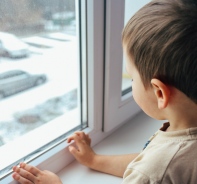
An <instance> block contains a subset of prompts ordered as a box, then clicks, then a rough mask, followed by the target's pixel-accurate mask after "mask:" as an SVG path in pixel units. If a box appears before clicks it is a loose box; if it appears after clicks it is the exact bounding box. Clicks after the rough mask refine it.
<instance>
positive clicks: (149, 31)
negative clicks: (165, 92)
mask: <svg viewBox="0 0 197 184" xmlns="http://www.w3.org/2000/svg"><path fill="white" fill-rule="evenodd" d="M193 2H194V1H192V0H153V1H151V2H150V3H148V4H147V5H145V6H144V7H142V8H141V9H140V10H139V11H138V12H137V13H136V14H135V15H134V16H133V17H132V18H131V19H130V20H129V22H128V23H127V25H126V26H125V28H124V30H123V34H122V42H123V46H124V48H125V50H126V53H127V55H128V56H129V58H130V59H132V60H133V61H134V64H135V66H136V68H137V70H138V71H139V73H140V76H141V79H142V82H143V84H144V86H145V87H146V88H147V87H150V86H151V83H150V81H151V79H152V78H157V79H159V80H161V81H162V82H164V83H165V84H167V85H171V86H174V87H175V88H177V89H179V90H180V91H182V92H183V93H185V94H186V95H187V96H188V97H189V98H190V99H192V100H193V101H194V102H195V103H197V5H196V4H195V3H193Z"/></svg>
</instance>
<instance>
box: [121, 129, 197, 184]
mask: <svg viewBox="0 0 197 184" xmlns="http://www.w3.org/2000/svg"><path fill="white" fill-rule="evenodd" d="M123 178H124V179H123V183H122V184H158V183H159V184H197V127H195V128H189V129H186V130H180V131H173V132H165V131H162V130H159V131H157V132H156V133H155V135H154V136H153V137H152V138H151V142H150V143H149V145H148V146H147V147H146V148H145V149H144V150H143V151H142V152H141V153H140V155H139V156H138V157H137V158H136V159H135V160H134V161H132V162H131V163H130V164H129V165H128V167H127V169H126V171H125V173H124V177H123Z"/></svg>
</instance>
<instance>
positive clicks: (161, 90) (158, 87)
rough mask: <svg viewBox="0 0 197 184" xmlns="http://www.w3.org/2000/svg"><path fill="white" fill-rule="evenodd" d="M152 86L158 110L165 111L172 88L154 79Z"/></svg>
mask: <svg viewBox="0 0 197 184" xmlns="http://www.w3.org/2000/svg"><path fill="white" fill-rule="evenodd" d="M151 84H152V86H153V89H154V93H155V96H156V98H157V103H158V108H159V109H164V108H166V107H167V105H168V102H169V98H170V88H169V86H167V85H166V84H164V83H163V82H161V81H160V80H158V79H152V80H151Z"/></svg>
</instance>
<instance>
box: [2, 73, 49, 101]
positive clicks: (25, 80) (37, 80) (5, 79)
mask: <svg viewBox="0 0 197 184" xmlns="http://www.w3.org/2000/svg"><path fill="white" fill-rule="evenodd" d="M46 80H47V78H46V76H45V75H44V74H30V73H28V72H25V71H22V70H10V71H7V72H4V73H0V99H2V98H5V97H6V96H10V95H13V94H16V93H18V92H20V91H24V90H26V89H29V88H32V87H34V86H38V85H40V84H43V83H45V82H46Z"/></svg>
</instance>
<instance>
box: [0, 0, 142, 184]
mask: <svg viewBox="0 0 197 184" xmlns="http://www.w3.org/2000/svg"><path fill="white" fill-rule="evenodd" d="M8 2H12V3H11V4H10V6H8V5H7V3H8ZM20 2H22V4H23V3H24V2H28V3H30V4H28V6H27V7H31V6H32V4H31V3H32V2H33V4H34V3H35V2H38V5H37V6H35V5H33V6H32V10H31V11H32V12H34V11H36V10H40V9H39V8H40V7H42V6H43V7H45V9H44V12H45V13H44V14H43V13H41V12H39V13H38V14H34V15H35V16H33V17H32V18H31V21H30V22H29V23H30V25H31V26H32V25H37V24H34V23H33V22H34V21H35V19H37V18H38V17H39V16H41V15H42V16H43V18H42V21H39V23H43V20H45V23H46V22H47V24H46V25H45V26H44V28H45V29H47V31H48V32H49V33H50V34H47V35H42V37H41V38H40V36H37V35H35V32H31V34H30V38H29V37H28V36H27V35H26V34H21V35H20V34H19V33H20V31H19V30H18V29H15V31H17V34H15V36H17V39H19V40H22V41H23V42H25V44H26V45H27V46H28V49H30V51H31V52H30V53H29V52H28V51H27V52H26V53H27V56H22V57H21V56H20V57H18V55H20V54H21V52H16V53H14V54H12V56H9V55H8V54H6V55H4V56H2V57H1V58H0V60H1V61H2V62H0V65H1V67H0V70H3V71H2V72H1V73H0V74H3V73H4V69H7V68H9V69H12V70H15V69H19V70H22V71H24V70H25V69H28V71H27V72H28V73H29V74H32V72H33V71H34V72H36V73H37V72H41V73H42V74H43V72H42V71H45V70H49V71H50V72H51V74H52V75H51V76H50V77H49V76H46V81H45V82H43V83H41V84H39V85H38V86H36V87H31V88H28V89H25V90H23V91H22V92H18V93H15V94H14V95H10V96H9V97H6V98H3V99H2V100H1V101H0V113H1V114H3V116H5V117H6V116H7V112H8V111H7V109H10V108H9V107H12V108H15V109H19V108H18V107H17V105H13V103H6V101H8V100H10V99H12V98H19V97H20V98H19V99H20V100H19V102H18V104H20V105H21V108H22V109H25V108H26V107H28V105H29V104H30V103H28V102H29V101H26V100H25V99H26V98H27V96H26V94H27V93H31V94H33V92H35V90H36V92H35V93H36V95H35V96H34V97H33V96H32V95H31V96H29V97H28V98H30V101H31V102H32V101H33V102H36V101H37V102H39V103H40V102H44V100H41V99H39V98H41V97H42V98H46V97H47V96H49V95H54V96H57V93H55V92H57V91H58V92H59V93H58V95H59V97H60V96H61V94H62V93H63V92H64V91H65V90H66V92H73V93H72V94H73V95H74V96H72V95H71V96H69V97H71V99H74V100H75V101H74V102H75V103H74V104H72V103H71V104H70V105H71V107H72V110H68V111H67V110H65V109H61V110H62V111H64V110H65V111H66V112H65V111H64V112H65V113H63V114H61V113H60V115H59V114H58V115H59V116H58V117H57V118H54V119H50V118H51V117H48V118H49V120H48V122H47V123H45V124H44V125H41V126H38V127H37V128H35V129H34V130H31V131H29V132H28V133H25V134H24V135H22V136H19V138H16V140H15V139H14V140H13V141H10V142H8V143H6V144H4V145H2V146H1V147H0V163H1V165H0V167H1V168H6V166H8V167H7V170H4V173H1V176H0V177H1V179H2V181H3V182H4V183H10V182H11V181H12V178H11V176H10V173H11V172H10V170H9V168H10V166H11V165H9V164H11V163H15V164H16V163H18V161H19V160H20V159H21V158H22V159H24V158H25V159H26V160H25V161H26V162H30V163H31V164H32V165H36V166H39V168H41V169H49V170H51V171H53V172H58V171H59V170H61V169H62V168H63V167H65V166H66V165H67V164H68V163H70V162H71V161H72V160H73V157H72V156H71V155H70V154H69V152H68V150H67V149H66V148H67V143H66V141H65V139H66V137H67V135H68V134H69V133H70V131H69V130H75V128H76V129H79V128H81V127H83V128H84V127H86V128H85V129H84V131H85V132H87V133H89V134H90V137H91V138H92V145H95V144H96V143H98V142H99V141H101V140H102V139H103V138H105V137H106V136H108V135H109V134H110V133H111V132H112V131H113V130H115V129H117V127H119V126H120V125H122V123H124V122H125V121H126V120H127V119H129V118H131V117H132V116H134V115H135V114H136V113H137V112H139V110H140V109H139V107H138V106H137V105H136V104H135V102H134V100H133V99H132V94H131V92H129V93H126V94H125V95H122V88H121V86H122V71H123V67H122V62H121V61H122V60H123V59H122V58H123V54H122V44H121V32H122V29H123V26H124V18H125V1H124V0H123V1H122V0H121V1H120V0H107V1H106V0H99V1H87V0H75V1H74V0H57V1H53V0H50V1H49V0H36V1H33V0H23V1H22V0H20V1H17V3H14V1H11V0H9V1H8V0H3V1H1V2H0V8H2V7H5V6H6V8H7V9H9V12H10V11H11V12H12V13H14V12H15V11H13V7H15V6H16V7H23V6H22V4H21V3H20ZM49 2H51V3H54V4H53V5H52V7H53V8H54V9H55V7H56V8H57V9H58V8H59V12H55V13H51V11H50V8H47V6H46V5H47V4H50V3H49ZM73 2H75V6H74V5H73V4H72V3H73ZM66 3H68V4H66ZM70 3H71V4H70ZM11 5H12V6H11ZM64 5H65V6H64ZM73 6H74V7H75V8H74V9H75V13H74V15H73V13H69V14H66V15H65V12H63V11H64V10H66V11H67V8H68V7H70V8H71V9H72V8H73ZM64 8H65V9H64ZM2 9H3V8H2ZM10 9H12V10H10ZM60 9H61V11H60ZM4 11H5V10H2V11H1V10H0V12H4ZM7 11H8V10H7ZM62 12H63V13H62ZM117 12H119V13H117ZM23 13H24V14H25V13H26V14H25V15H26V17H27V15H28V13H29V11H27V10H26V9H25V10H24V12H23ZM31 14H32V13H31ZM54 14H55V15H54ZM8 15H9V14H8ZM73 16H74V17H75V18H74V20H73ZM20 19H22V18H21V17H20ZM67 19H68V20H67ZM4 20H5V19H4ZM7 20H8V19H7ZM0 21H2V18H1V15H0ZM23 21H25V20H23ZM7 22H9V24H8V23H7V24H6V26H7V27H8V28H9V27H10V26H11V24H12V22H13V20H12V19H9V21H7ZM68 22H69V25H68V26H67V25H65V24H67V23H68ZM31 26H30V27H31ZM15 28H16V27H15ZM78 28H79V29H78ZM23 29H24V28H23ZM23 29H22V30H23ZM39 29H40V26H38V25H37V26H36V30H39ZM51 29H52V30H53V29H55V33H56V34H54V33H53V31H52V30H51ZM28 30H31V31H33V30H34V29H33V30H32V29H28ZM78 30H80V31H79V32H78ZM34 31H35V30H34ZM62 31H63V32H64V31H65V32H64V33H65V34H62ZM3 32H6V31H5V30H4V31H3ZM7 32H8V31H7ZM57 32H58V33H57ZM9 33H11V34H13V32H9ZM25 33H26V32H25ZM60 33H61V34H60ZM48 35H50V38H48V37H49V36H48ZM63 35H64V36H65V35H66V37H63V39H64V40H62V36H63ZM77 35H78V36H77ZM32 37H33V38H32ZM0 41H1V40H0ZM52 43H53V44H54V43H55V45H53V44H52ZM68 43H70V45H67V44H68ZM60 44H61V45H62V44H63V47H60ZM40 45H41V47H40ZM73 48H75V50H74V49H73ZM78 48H79V50H78ZM31 49H33V50H31ZM40 49H41V50H42V51H43V52H44V53H40V52H39V50H40ZM53 49H56V50H55V51H56V54H57V55H55V54H54V53H53V52H52V51H53ZM72 49H73V50H72ZM0 53H1V51H0ZM67 53H68V54H69V56H68V55H67ZM16 55H17V57H16ZM44 55H45V56H46V60H43V61H41V60H38V58H39V57H43V56H44ZM65 57H66V58H65ZM62 58H65V60H64V62H63V64H64V65H60V63H61V62H60V59H62ZM21 60H22V61H23V62H22V63H21V65H20V68H17V65H18V64H19V63H20V62H21ZM26 60H30V61H31V62H30V61H29V62H26ZM70 61H72V62H70ZM78 61H81V62H78ZM30 63H31V67H30V66H29V64H30ZM38 66H39V67H38ZM6 67H7V68H6ZM71 69H72V70H71ZM78 69H79V70H78ZM29 70H32V72H31V73H30V71H29ZM25 71H26V70H25ZM66 71H67V72H66ZM44 74H45V72H44ZM45 75H46V74H45ZM71 76H72V77H71ZM79 76H80V77H79ZM52 79H53V80H54V81H55V79H56V82H57V83H55V86H52V85H50V86H49V88H48V90H47V92H46V91H42V90H41V89H43V88H44V86H46V85H49V84H51V83H50V82H49V81H50V80H52ZM73 79H75V82H73ZM68 83H71V85H72V90H69V89H68V86H66V84H68ZM58 84H59V86H58ZM76 86H77V88H76ZM76 89H77V90H76ZM66 94H67V93H66ZM69 97H68V98H67V99H65V102H64V104H65V106H67V105H68V104H69V103H68V104H67V102H69V99H70V98H69ZM76 99H77V101H76ZM28 100H29V99H28ZM55 101H56V102H59V101H60V100H59V99H55ZM16 102H17V101H16ZM51 103H52V104H53V100H49V103H48V104H50V105H49V106H50V107H51V106H52V105H51ZM2 104H3V105H2ZM14 104H16V103H14ZM1 107H2V108H1ZM3 107H4V108H3ZM5 107H7V108H6V111H5ZM38 107H40V106H38ZM53 107H54V106H53ZM54 109H55V110H57V109H58V108H57V106H55V107H54ZM34 110H35V109H33V112H34V113H35V114H36V112H37V111H36V110H35V111H34ZM39 110H43V108H42V107H40V108H39ZM2 112H3V113H2ZM24 112H28V111H26V110H24ZM49 114H51V115H53V114H54V113H52V112H51V111H50V113H49ZM19 115H21V114H20V113H18V114H17V117H18V116H19ZM1 117H2V116H0V118H1ZM36 118H37V117H34V116H33V117H30V119H29V121H30V120H31V121H35V120H36ZM25 119H26V117H25V118H22V119H21V120H22V121H24V120H25ZM0 121H1V120H0ZM86 122H88V126H87V124H86ZM28 125H31V124H28ZM14 126H15V127H16V124H14ZM15 129H16V128H15ZM31 129H32V128H31ZM66 132H67V134H65V133H66ZM0 133H1V130H0ZM0 135H1V134H0ZM35 135H36V136H35ZM58 137H59V138H60V139H58V140H57V138H58ZM30 141H31V143H30ZM32 141H34V143H32ZM51 143H52V144H51ZM43 145H44V146H43ZM45 146H46V147H48V148H47V149H46V147H45ZM38 148H41V149H40V151H39V152H37V151H36V150H38ZM13 152H14V155H13ZM29 153H33V154H29ZM24 155H29V156H30V157H24ZM32 156H33V159H32ZM5 158H6V159H5ZM7 158H9V159H7ZM5 160H6V161H9V163H5V162H6V161H5ZM2 163H3V164H2ZM0 170H1V169H0ZM1 172H2V170H1ZM6 173H7V174H6Z"/></svg>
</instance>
